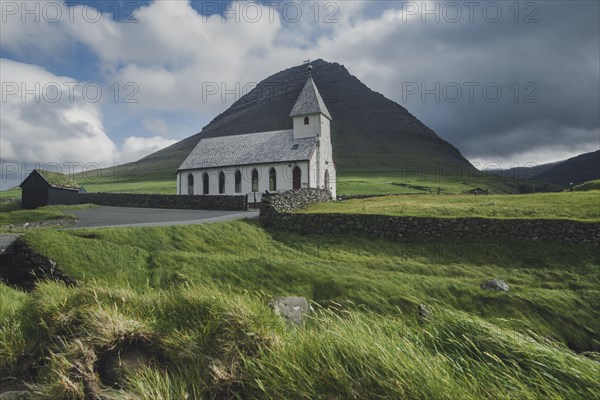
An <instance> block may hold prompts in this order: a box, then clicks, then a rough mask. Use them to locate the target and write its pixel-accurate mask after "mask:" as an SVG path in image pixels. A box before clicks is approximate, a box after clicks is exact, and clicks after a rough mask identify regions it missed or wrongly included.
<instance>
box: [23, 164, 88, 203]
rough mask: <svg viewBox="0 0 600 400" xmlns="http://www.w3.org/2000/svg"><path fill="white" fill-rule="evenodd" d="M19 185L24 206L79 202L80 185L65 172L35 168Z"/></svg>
mask: <svg viewBox="0 0 600 400" xmlns="http://www.w3.org/2000/svg"><path fill="white" fill-rule="evenodd" d="M19 186H20V187H21V205H22V207H23V208H27V209H31V208H37V207H42V206H48V205H54V204H79V186H77V183H75V182H74V181H73V180H72V179H70V178H69V177H68V176H66V175H63V174H58V173H56V172H50V171H44V170H41V169H34V170H33V172H31V174H29V176H28V177H27V178H25V180H24V181H23V182H22V183H21V185H19Z"/></svg>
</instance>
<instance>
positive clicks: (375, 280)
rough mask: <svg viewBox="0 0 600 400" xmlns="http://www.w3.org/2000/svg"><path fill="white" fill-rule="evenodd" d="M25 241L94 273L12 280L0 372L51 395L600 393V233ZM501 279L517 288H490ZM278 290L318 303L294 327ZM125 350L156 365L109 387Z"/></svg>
mask: <svg viewBox="0 0 600 400" xmlns="http://www.w3.org/2000/svg"><path fill="white" fill-rule="evenodd" d="M25 239H26V240H27V241H28V243H30V245H32V246H33V247H34V248H36V249H37V250H38V251H39V252H41V253H43V254H45V255H47V256H49V257H51V258H52V259H54V260H56V261H57V263H58V265H59V266H60V267H61V268H62V269H63V270H64V271H65V272H66V273H67V274H68V275H69V276H71V277H73V278H76V279H77V280H78V281H79V282H80V284H79V286H77V287H65V286H64V285H62V284H59V283H45V284H42V285H40V286H39V287H38V288H37V290H35V291H34V292H32V293H28V294H26V293H22V292H19V291H17V290H13V289H10V288H8V287H6V286H3V285H1V284H0V376H16V375H19V373H20V372H22V371H23V370H25V371H26V372H27V373H29V374H30V375H26V376H25V378H26V380H28V381H29V382H34V383H36V384H37V386H36V388H37V389H38V390H40V391H42V392H44V393H47V394H48V396H49V397H50V398H65V399H66V398H73V399H83V398H85V397H86V396H89V391H90V390H92V391H93V390H99V389H93V388H94V387H96V386H98V387H100V389H101V391H102V396H103V398H106V399H123V398H136V399H137V398H140V399H153V400H154V399H183V398H194V399H199V398H223V399H229V398H231V399H233V398H265V399H284V398H285V399H309V398H310V399H332V398H337V399H347V398H356V399H364V398H382V399H383V398H386V399H387V398H411V399H549V398H551V399H594V398H597V393H599V392H600V383H599V382H598V379H597V378H598V376H600V357H599V353H598V351H600V311H599V310H600V266H599V260H598V253H597V247H594V246H586V245H561V244H556V243H539V242H512V241H497V242H493V243H490V242H484V241H477V240H473V241H467V242H465V241H464V240H461V241H452V240H444V241H440V242H436V243H429V244H427V243H409V242H406V243H403V242H398V241H387V240H375V239H364V238H355V237H344V238H333V237H319V236H300V235H294V234H284V233H273V232H268V231H265V230H263V229H262V228H261V227H260V226H259V225H258V224H257V223H255V222H247V221H237V222H228V223H219V224H209V225H198V226H182V227H161V228H123V229H115V228H109V229H96V230H75V231H52V230H43V231H42V230H38V231H30V232H28V233H27V234H26V235H25ZM492 278H500V279H504V280H506V281H507V282H508V283H509V285H510V286H511V291H510V292H508V293H496V292H486V291H482V290H481V289H480V288H479V285H480V284H481V283H482V282H484V281H486V280H488V279H492ZM279 295H302V296H306V297H307V298H309V299H310V300H312V301H314V302H315V304H314V305H315V307H316V310H317V311H316V313H315V314H314V315H313V317H311V318H310V319H309V320H308V321H307V323H306V324H305V325H304V326H299V327H297V326H288V325H286V324H284V323H283V322H282V321H281V320H280V319H279V317H277V316H275V315H274V314H273V313H272V312H271V310H270V309H269V306H268V302H269V300H270V299H272V298H273V297H275V296H279ZM418 304H426V305H427V306H428V307H429V308H430V309H431V310H432V316H431V318H430V319H429V320H428V321H424V322H423V321H420V320H419V318H418V317H417V305H418ZM128 348H143V349H145V350H146V351H148V352H150V353H152V354H153V356H154V358H155V363H153V364H151V365H149V366H148V367H147V368H145V369H142V370H140V371H138V372H137V373H134V374H132V375H130V376H129V377H128V378H127V381H126V382H125V383H124V384H123V385H122V386H121V387H112V388H109V387H107V386H106V384H105V383H102V382H101V381H100V380H99V375H101V367H100V366H99V365H100V364H99V362H98V360H99V359H102V357H104V356H105V355H106V354H110V353H111V352H113V353H114V352H118V351H125V350H127V349H128ZM32 362H33V363H34V364H31V363H32ZM28 365H29V366H31V365H35V368H33V371H34V372H31V367H30V368H29V369H27V366H28ZM94 385H96V386H94ZM90 388H92V389H90ZM86 393H87V394H86ZM186 395H187V396H188V397H186Z"/></svg>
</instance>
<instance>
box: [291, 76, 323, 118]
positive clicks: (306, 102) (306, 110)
mask: <svg viewBox="0 0 600 400" xmlns="http://www.w3.org/2000/svg"><path fill="white" fill-rule="evenodd" d="M317 113H321V114H323V115H325V116H326V117H327V118H329V119H332V118H331V114H329V110H328V109H327V106H326V105H325V102H324V101H323V98H322V97H321V94H319V90H318V89H317V85H315V82H314V81H313V79H312V77H310V78H308V80H307V81H306V84H305V85H304V89H302V92H300V96H298V100H296V104H294V108H292V112H291V113H290V117H298V116H301V115H307V114H317Z"/></svg>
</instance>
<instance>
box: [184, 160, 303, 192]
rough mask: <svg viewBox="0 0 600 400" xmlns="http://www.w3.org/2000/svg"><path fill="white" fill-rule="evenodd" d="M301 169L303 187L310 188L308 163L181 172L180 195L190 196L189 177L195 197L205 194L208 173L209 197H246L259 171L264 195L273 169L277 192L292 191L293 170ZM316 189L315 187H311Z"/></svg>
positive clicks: (259, 186)
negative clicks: (221, 180) (222, 181)
mask: <svg viewBox="0 0 600 400" xmlns="http://www.w3.org/2000/svg"><path fill="white" fill-rule="evenodd" d="M296 166H298V167H300V170H301V187H308V184H309V165H308V162H306V161H300V162H289V163H277V164H262V165H256V166H253V165H250V166H242V167H239V168H236V167H225V168H207V169H201V170H193V171H181V172H179V173H178V174H177V181H178V186H179V187H178V190H177V193H178V194H184V195H185V194H188V187H187V182H188V175H189V174H192V176H193V177H194V193H193V194H195V195H202V194H203V176H204V173H205V172H206V173H208V177H209V193H208V194H209V195H219V194H225V195H228V196H234V195H246V194H248V193H250V192H252V171H253V170H254V169H256V170H257V171H258V191H259V192H261V193H264V192H265V191H266V190H269V172H270V170H271V168H274V169H275V172H276V174H277V191H288V190H292V185H293V169H294V167H296ZM237 170H239V171H240V172H241V175H242V190H241V192H240V193H236V191H235V173H236V171H237ZM221 171H223V173H224V174H225V193H219V174H220V172H221ZM311 187H314V186H311Z"/></svg>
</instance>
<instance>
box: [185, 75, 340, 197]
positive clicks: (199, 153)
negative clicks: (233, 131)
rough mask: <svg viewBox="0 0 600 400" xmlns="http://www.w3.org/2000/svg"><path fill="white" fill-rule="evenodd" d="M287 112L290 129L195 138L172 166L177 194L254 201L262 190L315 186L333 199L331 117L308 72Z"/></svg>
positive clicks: (334, 182)
mask: <svg viewBox="0 0 600 400" xmlns="http://www.w3.org/2000/svg"><path fill="white" fill-rule="evenodd" d="M290 117H291V118H293V122H294V128H293V129H290V130H283V131H271V132H256V133H249V134H243V135H235V136H222V137H213V138H205V139H201V140H200V142H198V144H197V145H196V147H195V148H194V150H193V151H192V152H191V153H190V155H189V156H188V157H187V158H186V159H185V161H184V162H183V164H181V166H180V167H179V169H178V171H177V194H180V195H209V196H210V195H249V199H250V198H252V196H254V199H255V200H258V201H260V200H259V199H260V195H261V193H265V192H269V193H276V192H285V191H288V190H294V189H301V188H321V189H326V190H329V191H330V192H331V195H332V196H333V198H335V196H336V179H335V178H336V169H335V164H334V163H333V156H332V146H331V134H330V123H331V119H332V118H331V114H329V110H327V106H326V105H325V102H324V101H323V99H322V97H321V95H320V94H319V90H318V89H317V86H316V85H315V82H314V81H313V79H312V77H309V78H308V81H307V82H306V84H305V85H304V88H303V89H302V92H301V93H300V95H299V96H298V100H296V103H295V104H294V107H293V109H292V112H291V113H290ZM257 196H258V198H257Z"/></svg>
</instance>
